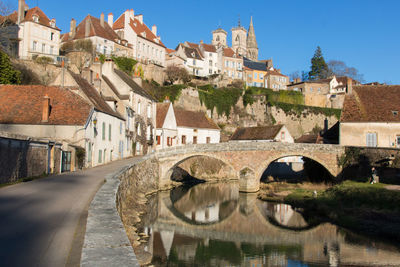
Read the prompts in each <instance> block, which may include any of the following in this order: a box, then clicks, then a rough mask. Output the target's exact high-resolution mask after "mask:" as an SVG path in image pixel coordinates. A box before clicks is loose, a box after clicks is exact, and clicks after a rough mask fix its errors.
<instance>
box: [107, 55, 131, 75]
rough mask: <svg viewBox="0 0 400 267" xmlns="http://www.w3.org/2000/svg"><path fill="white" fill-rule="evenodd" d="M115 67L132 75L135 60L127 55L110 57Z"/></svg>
mask: <svg viewBox="0 0 400 267" xmlns="http://www.w3.org/2000/svg"><path fill="white" fill-rule="evenodd" d="M112 60H113V61H114V63H115V64H116V65H117V67H118V68H119V69H120V70H122V71H123V72H125V73H126V74H128V75H132V74H133V72H134V71H135V65H136V64H137V61H136V60H134V59H133V58H128V57H112Z"/></svg>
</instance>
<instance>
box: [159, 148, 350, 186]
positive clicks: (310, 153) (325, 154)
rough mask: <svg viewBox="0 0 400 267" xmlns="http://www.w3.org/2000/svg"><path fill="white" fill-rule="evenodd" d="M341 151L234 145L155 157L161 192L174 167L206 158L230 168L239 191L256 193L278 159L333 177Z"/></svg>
mask: <svg viewBox="0 0 400 267" xmlns="http://www.w3.org/2000/svg"><path fill="white" fill-rule="evenodd" d="M344 151H345V148H344V147H342V146H339V145H326V144H300V143H294V144H288V143H280V142H257V141H248V142H241V141H235V142H228V143H218V144H199V145H186V146H181V147H173V148H169V149H164V150H160V151H157V152H156V153H155V157H156V159H158V161H159V175H160V176H159V177H160V179H159V181H160V187H161V188H162V187H164V186H167V185H168V184H169V183H170V177H171V174H172V170H173V168H174V167H176V166H178V165H179V164H180V163H182V162H183V161H185V160H187V159H189V158H191V157H197V156H205V157H210V158H214V159H216V160H220V161H222V162H223V163H225V164H226V165H227V166H229V167H230V168H231V169H232V170H233V172H234V173H236V175H235V177H233V179H237V180H239V182H240V185H241V186H240V190H241V191H243V192H256V191H258V190H259V186H260V178H261V176H262V174H263V173H264V171H265V170H266V168H267V167H268V166H269V164H270V163H272V162H273V161H275V160H277V159H280V158H283V157H288V156H303V157H307V158H310V159H312V160H315V161H316V162H318V163H320V164H321V165H322V166H324V167H325V168H326V169H327V170H328V171H329V172H330V173H331V174H332V175H333V176H335V177H336V176H337V175H338V174H339V173H340V171H341V169H340V167H339V166H338V160H337V159H338V157H339V156H340V155H342V154H343V153H344Z"/></svg>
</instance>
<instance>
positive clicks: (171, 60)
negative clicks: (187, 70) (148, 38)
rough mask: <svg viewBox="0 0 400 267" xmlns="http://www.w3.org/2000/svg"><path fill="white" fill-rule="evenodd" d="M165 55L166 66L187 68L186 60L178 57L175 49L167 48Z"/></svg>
mask: <svg viewBox="0 0 400 267" xmlns="http://www.w3.org/2000/svg"><path fill="white" fill-rule="evenodd" d="M165 51H166V53H165V66H166V67H168V66H177V67H180V68H184V67H185V59H184V58H182V57H180V56H178V55H177V54H176V51H175V50H173V49H169V48H167V49H166V50H165Z"/></svg>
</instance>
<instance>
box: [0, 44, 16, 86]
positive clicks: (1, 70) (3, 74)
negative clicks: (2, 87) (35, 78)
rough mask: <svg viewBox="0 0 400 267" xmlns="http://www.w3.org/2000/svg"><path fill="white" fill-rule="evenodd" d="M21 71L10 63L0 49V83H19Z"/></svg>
mask: <svg viewBox="0 0 400 267" xmlns="http://www.w3.org/2000/svg"><path fill="white" fill-rule="evenodd" d="M20 77H21V73H20V72H19V71H18V70H15V69H14V67H13V66H12V65H11V61H10V58H9V57H8V55H7V54H6V53H4V52H3V51H1V50H0V84H19V83H20V82H21V78H20Z"/></svg>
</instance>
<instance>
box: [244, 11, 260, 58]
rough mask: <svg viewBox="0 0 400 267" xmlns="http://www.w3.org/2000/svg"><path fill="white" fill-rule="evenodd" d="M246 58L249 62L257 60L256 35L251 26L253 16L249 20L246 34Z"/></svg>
mask: <svg viewBox="0 0 400 267" xmlns="http://www.w3.org/2000/svg"><path fill="white" fill-rule="evenodd" d="M246 45H247V57H248V58H249V59H251V60H258V45H257V40H256V34H255V32H254V26H253V16H251V18H250V26H249V31H248V34H247V42H246Z"/></svg>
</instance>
